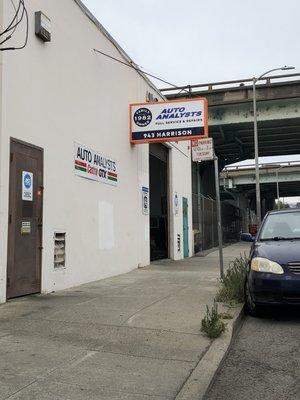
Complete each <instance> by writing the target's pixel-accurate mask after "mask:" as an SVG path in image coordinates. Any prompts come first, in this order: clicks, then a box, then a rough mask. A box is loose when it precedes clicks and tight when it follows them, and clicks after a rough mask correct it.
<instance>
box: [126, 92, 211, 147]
mask: <svg viewBox="0 0 300 400" xmlns="http://www.w3.org/2000/svg"><path fill="white" fill-rule="evenodd" d="M207 114H208V111H207V100H206V99H204V98H197V99H190V100H183V101H170V102H169V101H168V102H156V103H141V104H131V105H130V142H131V143H132V144H138V143H157V142H177V141H180V140H192V139H201V138H205V137H207V136H208V122H207V120H208V115H207Z"/></svg>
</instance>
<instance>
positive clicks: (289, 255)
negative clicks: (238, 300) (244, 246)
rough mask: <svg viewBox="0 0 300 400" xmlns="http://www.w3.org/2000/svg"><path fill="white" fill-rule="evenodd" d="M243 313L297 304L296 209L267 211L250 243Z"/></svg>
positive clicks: (299, 253) (299, 228)
mask: <svg viewBox="0 0 300 400" xmlns="http://www.w3.org/2000/svg"><path fill="white" fill-rule="evenodd" d="M245 303H246V311H248V313H249V314H252V315H256V314H257V312H258V311H259V309H260V308H261V307H262V306H270V305H300V209H287V210H280V211H271V212H269V213H268V214H267V215H266V216H265V218H264V220H263V222H262V225H261V227H260V229H259V231H258V234H257V236H256V238H255V239H254V241H253V244H252V247H251V251H250V258H249V264H248V268H247V278H246V283H245Z"/></svg>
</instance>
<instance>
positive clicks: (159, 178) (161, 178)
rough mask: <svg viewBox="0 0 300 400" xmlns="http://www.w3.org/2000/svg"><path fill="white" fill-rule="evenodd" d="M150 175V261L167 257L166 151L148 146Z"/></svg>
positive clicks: (163, 147)
mask: <svg viewBox="0 0 300 400" xmlns="http://www.w3.org/2000/svg"><path fill="white" fill-rule="evenodd" d="M149 153H150V154H149V174H150V259H151V261H155V260H162V259H165V258H168V257H169V210H168V204H169V201H168V149H167V148H166V147H165V146H163V145H161V144H150V146H149Z"/></svg>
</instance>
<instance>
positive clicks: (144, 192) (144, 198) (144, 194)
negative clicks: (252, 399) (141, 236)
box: [142, 186, 150, 215]
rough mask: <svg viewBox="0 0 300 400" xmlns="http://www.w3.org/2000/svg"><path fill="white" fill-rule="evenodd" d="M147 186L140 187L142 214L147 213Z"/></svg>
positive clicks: (148, 205)
mask: <svg viewBox="0 0 300 400" xmlns="http://www.w3.org/2000/svg"><path fill="white" fill-rule="evenodd" d="M149 201H150V200H149V188H147V187H144V186H143V187H142V208H143V214H144V215H149V207H150V204H149Z"/></svg>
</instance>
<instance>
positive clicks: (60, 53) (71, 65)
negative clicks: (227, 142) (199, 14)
mask: <svg viewBox="0 0 300 400" xmlns="http://www.w3.org/2000/svg"><path fill="white" fill-rule="evenodd" d="M1 3H2V2H1ZM26 5H27V9H28V12H29V17H30V29H29V30H30V36H29V43H28V46H27V47H26V49H25V50H23V51H18V52H17V51H16V52H4V53H3V66H2V69H1V70H0V74H1V71H2V70H3V77H2V85H1V88H2V90H1V93H2V98H3V102H2V108H0V112H1V114H0V115H1V116H2V118H1V125H0V129H1V130H0V140H1V147H0V185H1V186H0V189H1V190H0V226H1V233H0V246H1V248H0V302H1V301H2V302H3V301H5V298H6V292H5V291H6V289H5V286H6V263H7V250H6V249H7V221H8V187H9V140H10V137H14V138H17V139H21V140H23V141H25V142H29V143H32V144H34V145H36V146H40V147H42V148H43V149H44V186H45V190H44V226H43V246H44V251H43V261H42V291H43V292H51V291H55V290H60V289H64V288H67V287H71V286H75V285H78V284H81V283H85V282H89V281H94V280H98V279H102V278H105V277H109V276H113V275H117V274H121V273H125V272H128V271H130V270H133V269H134V268H137V267H138V266H144V265H147V264H149V256H150V252H149V217H148V216H145V215H143V214H142V201H141V187H142V186H149V149H148V145H137V146H131V145H130V143H129V138H128V105H129V103H136V102H144V101H145V96H146V91H151V92H154V89H153V87H150V86H149V84H148V83H147V82H146V81H145V80H144V79H143V78H142V77H141V76H140V75H139V74H138V73H137V72H136V71H134V70H133V69H130V68H127V67H126V66H122V65H120V64H118V63H116V62H114V61H111V60H109V59H107V58H104V57H103V56H101V55H98V54H95V53H94V51H93V50H92V49H93V48H98V49H100V50H101V51H104V52H106V53H109V54H110V55H112V56H114V57H116V58H119V59H121V58H122V57H121V55H120V53H119V52H118V50H117V49H116V48H115V46H114V45H113V44H112V43H111V42H110V41H109V40H108V39H107V38H106V37H105V36H104V35H103V34H102V33H101V32H100V31H99V29H98V28H97V27H96V26H95V25H94V24H93V23H92V22H91V21H90V20H89V19H88V18H87V16H86V15H85V14H84V13H83V12H82V10H81V9H80V8H79V7H78V5H77V4H76V2H75V1H74V0H60V1H59V4H58V2H56V1H51V0H27V1H26ZM3 7H4V10H3V11H4V14H3V15H4V21H5V23H6V24H7V21H8V20H9V17H10V2H9V1H6V0H4V2H3ZM40 10H42V11H43V12H44V13H45V14H46V15H47V16H48V17H49V18H50V19H51V21H52V42H51V43H48V44H44V43H43V42H41V41H40V40H39V39H38V38H36V37H35V35H34V12H35V11H40ZM0 22H1V20H0ZM23 36H24V33H22V32H20V33H19V37H20V40H22V38H23ZM0 54H1V53H0ZM0 65H1V58H0ZM0 77H1V75H0ZM156 96H158V94H156ZM74 141H76V142H78V143H81V144H83V145H85V146H87V147H90V148H92V149H93V150H95V151H98V152H100V153H101V154H106V155H108V156H110V157H112V158H113V159H115V160H116V161H117V163H118V169H119V182H118V186H117V187H112V186H109V185H105V184H101V183H99V182H93V181H89V180H86V179H83V178H81V177H78V176H76V175H75V174H74V171H73V142H74ZM170 160H171V163H170V193H171V192H172V193H173V192H174V191H177V192H178V193H179V195H180V197H182V196H185V197H187V198H188V199H189V205H190V207H189V211H190V227H192V223H191V215H192V214H191V210H192V207H191V161H190V151H189V142H184V143H181V144H174V145H173V144H172V145H171V149H170ZM171 200H172V199H171ZM171 203H172V201H171ZM181 204H182V203H181ZM171 207H172V206H171ZM112 216H113V218H111V217H112ZM170 226H171V232H172V237H171V243H172V244H173V246H172V251H171V257H172V258H175V259H179V258H181V257H182V252H181V253H178V252H177V247H176V243H175V242H176V236H177V233H181V235H182V209H180V212H179V214H178V216H175V215H174V214H173V212H171V219H170ZM106 228H108V229H109V237H108V238H107V239H106V242H105V243H104V244H103V243H102V244H101V243H99V240H102V239H101V238H103V235H104V233H105V232H104V230H105V229H106ZM56 230H58V231H65V232H66V233H67V246H66V248H67V265H66V268H65V269H60V270H54V266H53V257H54V244H53V235H54V232H55V231H56ZM190 232H191V231H190ZM190 241H191V243H190V251H192V248H193V247H192V234H190Z"/></svg>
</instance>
